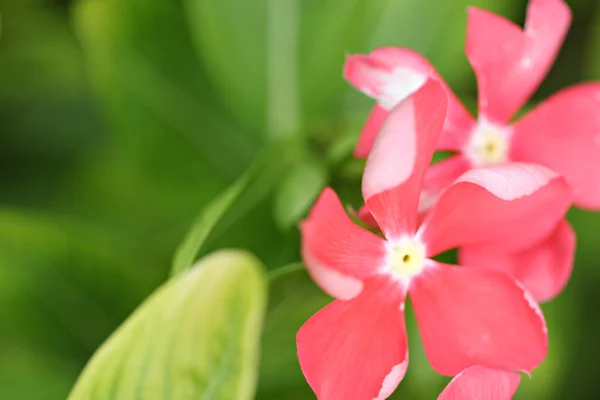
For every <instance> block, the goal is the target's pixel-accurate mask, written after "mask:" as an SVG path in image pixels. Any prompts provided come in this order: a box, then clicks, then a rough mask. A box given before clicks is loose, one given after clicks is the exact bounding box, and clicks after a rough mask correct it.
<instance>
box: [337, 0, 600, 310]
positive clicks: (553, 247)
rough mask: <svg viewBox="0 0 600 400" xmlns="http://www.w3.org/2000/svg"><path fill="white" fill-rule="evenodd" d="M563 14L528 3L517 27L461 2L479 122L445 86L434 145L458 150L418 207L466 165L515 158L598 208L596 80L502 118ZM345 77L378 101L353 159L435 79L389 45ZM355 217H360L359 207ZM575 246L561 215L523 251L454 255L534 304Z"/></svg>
mask: <svg viewBox="0 0 600 400" xmlns="http://www.w3.org/2000/svg"><path fill="white" fill-rule="evenodd" d="M570 20H571V14H570V11H569V8H568V6H567V5H566V4H565V3H564V2H563V1H562V0H531V1H530V2H529V8H528V12H527V21H526V24H525V29H524V30H522V29H521V28H520V27H518V26H516V25H515V24H513V23H512V22H510V21H508V20H506V19H504V18H501V17H499V16H497V15H494V14H492V13H489V12H487V11H483V10H480V9H477V8H474V7H471V8H469V10H468V26H467V39H466V48H465V51H466V54H467V58H468V59H469V61H470V63H471V65H472V66H473V69H474V70H475V74H476V76H477V83H478V87H479V118H478V120H477V121H475V120H474V119H473V118H472V117H471V116H470V115H469V113H468V112H467V111H466V110H465V108H464V107H463V106H462V104H461V103H460V102H459V100H458V99H457V98H456V96H455V95H454V94H453V93H452V91H451V90H450V89H449V88H448V86H447V85H445V84H444V83H443V85H444V87H445V88H446V90H447V93H448V97H449V105H448V115H447V118H446V121H445V123H444V133H443V134H442V138H441V140H440V141H439V143H438V145H437V148H438V149H439V150H449V151H454V152H456V153H457V154H456V155H454V156H452V157H451V158H449V159H447V160H445V161H443V162H440V163H438V164H435V165H433V166H431V168H430V169H429V170H428V171H427V174H426V177H425V183H424V186H423V194H422V199H421V200H422V201H421V210H422V211H426V210H428V209H429V208H430V207H431V205H432V204H434V203H435V202H436V201H437V199H438V198H439V196H440V194H441V193H442V191H443V190H445V189H446V188H447V187H448V186H449V185H450V184H451V183H452V182H453V181H454V180H455V179H456V178H457V177H458V176H460V175H461V174H462V173H464V172H465V171H467V170H468V169H471V168H475V167H481V166H487V165H500V164H505V163H507V162H515V161H516V162H532V163H539V164H542V165H544V166H547V167H549V168H551V169H552V170H555V171H557V172H558V173H560V174H561V175H564V176H565V178H566V179H567V181H568V182H569V183H570V184H571V185H572V187H573V190H574V195H575V204H576V205H578V206H580V207H584V208H589V209H596V210H600V117H598V113H599V111H600V83H597V82H596V83H586V84H580V85H577V86H573V87H571V88H567V89H565V90H562V91H560V92H558V93H556V94H555V95H554V96H552V97H551V98H549V99H548V100H546V101H545V102H544V103H542V104H541V105H539V106H538V107H537V108H535V109H534V110H533V111H531V112H529V113H528V114H527V115H525V116H524V117H522V118H520V119H519V120H518V121H516V122H515V123H511V122H510V120H511V118H512V117H513V116H514V114H515V112H516V111H517V110H518V109H519V108H520V107H521V106H522V105H523V104H524V103H525V102H526V101H527V100H528V99H529V98H530V96H531V95H532V93H533V92H534V91H535V90H536V89H537V87H538V86H539V84H540V82H541V81H542V79H543V78H544V76H545V75H546V73H547V71H548V70H549V68H550V66H551V64H552V63H553V62H554V59H555V58H556V55H557V53H558V50H559V48H560V46H561V44H562V42H563V39H564V37H565V35H566V32H567V29H568V26H569V24H570ZM344 73H345V76H346V78H347V79H348V81H350V82H351V83H352V84H353V85H354V86H356V87H357V88H358V89H360V90H361V91H362V92H364V93H366V94H367V95H369V96H371V97H373V98H375V99H376V100H377V105H376V106H375V108H374V110H373V112H372V113H371V116H370V117H369V119H368V121H367V124H366V125H365V127H364V129H363V132H362V134H361V137H360V139H359V143H358V145H357V147H356V150H355V155H357V156H359V157H365V156H366V155H367V154H368V153H369V150H370V148H371V146H372V144H373V141H374V140H375V136H376V134H377V132H378V131H379V129H380V128H381V124H382V123H383V121H384V119H385V117H386V116H387V114H388V113H389V110H390V109H391V107H393V106H394V105H395V104H397V103H398V102H399V101H401V100H402V99H404V98H405V97H406V96H407V95H409V94H410V93H413V92H414V91H415V90H417V89H418V88H419V87H421V86H422V85H423V83H424V82H425V80H426V79H427V78H428V77H434V78H436V79H439V80H441V78H440V77H439V75H438V73H437V72H436V71H435V70H434V68H433V67H432V66H431V64H430V63H429V62H428V61H427V60H426V59H424V58H423V57H422V56H420V55H418V54H417V53H415V52H413V51H411V50H407V49H401V48H389V47H388V48H380V49H377V50H375V51H373V52H372V53H371V54H369V55H368V56H365V55H353V56H350V57H348V59H347V61H346V65H345V71H344ZM361 215H362V216H363V217H364V218H366V219H367V221H368V215H367V213H366V210H362V212H361ZM371 222H372V221H371ZM574 248H575V235H574V234H573V231H572V229H571V227H570V226H569V224H568V222H566V221H564V222H562V223H561V224H560V225H559V226H558V227H557V229H556V231H555V232H553V233H552V234H551V235H549V236H548V237H547V238H545V239H544V240H543V241H541V242H540V243H538V244H536V245H535V246H533V247H532V248H531V249H528V250H527V251H526V252H525V253H510V254H505V253H500V254H499V253H496V252H492V251H490V250H489V249H485V248H463V249H461V250H460V252H459V258H460V261H461V263H463V264H474V265H480V266H486V267H488V268H493V269H499V270H504V271H509V272H511V273H512V274H513V276H514V277H515V278H517V279H519V280H520V281H521V282H523V283H524V284H525V285H526V286H527V288H528V289H529V290H530V291H531V292H532V293H533V295H534V297H535V298H536V299H537V300H539V301H544V300H549V299H550V298H552V297H554V296H556V295H557V294H558V293H559V292H560V291H561V290H562V288H563V287H564V286H565V284H566V283H567V281H568V279H569V277H570V274H571V270H572V267H573V255H574Z"/></svg>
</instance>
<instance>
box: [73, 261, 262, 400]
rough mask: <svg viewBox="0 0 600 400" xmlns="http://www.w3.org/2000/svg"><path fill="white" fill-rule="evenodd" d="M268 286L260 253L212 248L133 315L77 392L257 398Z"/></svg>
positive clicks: (91, 364)
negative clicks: (209, 252) (261, 338)
mask: <svg viewBox="0 0 600 400" xmlns="http://www.w3.org/2000/svg"><path fill="white" fill-rule="evenodd" d="M266 289H267V288H266V282H265V279H264V275H263V272H262V266H261V265H260V262H259V261H258V260H256V259H255V258H254V256H252V255H250V254H248V253H246V252H242V251H236V250H224V251H219V252H216V253H213V254H212V255H210V256H207V257H206V258H204V259H203V260H201V261H200V262H199V263H198V264H197V265H196V266H195V267H194V268H192V269H190V270H189V271H188V272H187V273H186V274H181V275H179V276H177V277H175V278H174V279H171V280H169V281H168V282H167V283H166V284H164V285H163V286H162V287H160V288H159V289H158V290H157V291H156V292H155V293H154V294H153V295H152V296H151V297H150V298H149V299H148V300H146V302H144V303H143V304H142V305H141V306H140V308H139V309H137V310H136V311H135V312H134V314H133V315H132V316H131V317H130V318H129V319H128V320H127V321H125V323H124V324H123V325H122V326H121V327H120V328H119V329H118V330H117V331H116V332H115V333H114V334H113V335H112V336H111V337H110V338H109V339H108V340H107V341H106V342H105V343H104V345H103V346H102V347H101V348H100V349H99V350H98V352H97V353H96V354H95V355H94V357H93V358H92V359H91V360H90V362H89V363H88V365H87V366H86V368H85V369H84V371H83V373H82V375H81V376H80V378H79V380H78V381H77V383H76V385H75V387H74V389H73V391H72V393H71V395H70V397H69V399H70V400H77V399H85V400H88V399H165V400H166V399H181V400H184V399H206V400H250V399H252V398H253V396H254V390H255V386H256V376H257V372H258V355H259V348H260V343H259V341H260V332H261V325H262V322H263V317H264V312H265V308H266Z"/></svg>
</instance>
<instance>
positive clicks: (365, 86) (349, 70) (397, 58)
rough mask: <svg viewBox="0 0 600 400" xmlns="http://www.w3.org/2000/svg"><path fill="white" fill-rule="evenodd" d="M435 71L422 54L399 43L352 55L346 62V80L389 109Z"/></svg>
mask: <svg viewBox="0 0 600 400" xmlns="http://www.w3.org/2000/svg"><path fill="white" fill-rule="evenodd" d="M432 73H433V68H432V67H431V65H430V64H429V62H428V61H427V60H426V59H425V58H424V57H423V56H421V55H420V54H418V53H416V52H414V51H412V50H409V49H404V48H400V47H380V48H378V49H375V50H374V51H373V52H371V54H369V55H362V54H356V55H351V56H348V57H347V58H346V62H345V64H344V77H345V78H346V80H347V81H348V82H350V83H351V84H352V85H353V86H354V87H356V88H357V89H358V90H360V91H361V92H363V93H364V94H366V95H367V96H369V97H372V98H374V99H375V100H377V102H378V103H379V104H380V105H382V106H383V107H384V108H385V109H387V110H391V109H392V108H394V107H395V106H396V105H397V104H398V103H400V102H401V101H403V100H404V99H406V98H407V97H408V96H410V95H411V94H413V93H414V92H416V91H417V90H418V89H419V88H420V87H422V86H423V85H424V84H425V82H426V81H427V79H428V78H429V77H430V76H431V74H432Z"/></svg>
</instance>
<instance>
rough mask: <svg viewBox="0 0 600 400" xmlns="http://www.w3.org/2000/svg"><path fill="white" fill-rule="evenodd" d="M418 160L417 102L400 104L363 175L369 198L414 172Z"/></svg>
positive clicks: (386, 123)
mask: <svg viewBox="0 0 600 400" xmlns="http://www.w3.org/2000/svg"><path fill="white" fill-rule="evenodd" d="M415 159H416V132H415V114H414V106H413V102H412V101H411V100H410V99H409V100H407V101H405V102H403V103H401V104H400V105H399V106H398V107H396V108H395V109H394V110H393V111H392V112H391V113H390V115H389V117H388V119H387V120H386V122H385V124H384V125H383V128H382V129H381V132H380V133H379V135H378V136H377V139H376V140H375V143H374V145H373V149H372V150H371V154H369V158H368V160H367V165H366V167H365V172H364V175H363V196H364V198H365V199H367V198H369V197H371V196H373V195H375V194H377V193H381V192H383V191H385V190H387V189H391V188H393V187H395V186H397V185H399V184H401V183H403V182H404V181H406V180H407V179H408V178H409V177H410V176H411V174H412V171H413V168H414V164H415Z"/></svg>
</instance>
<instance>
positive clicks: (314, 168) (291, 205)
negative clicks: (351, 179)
mask: <svg viewBox="0 0 600 400" xmlns="http://www.w3.org/2000/svg"><path fill="white" fill-rule="evenodd" d="M326 184H327V168H326V166H325V165H324V164H323V163H321V162H319V161H317V160H307V161H304V162H302V163H300V164H298V165H296V166H294V167H293V169H292V170H291V171H290V173H289V174H288V176H287V177H286V178H285V180H284V181H283V183H282V185H281V187H280V188H279V191H278V192H277V195H276V197H275V210H274V211H275V221H276V222H277V224H278V225H279V226H280V227H281V228H282V229H288V228H290V227H291V226H292V225H293V224H295V223H296V222H298V220H300V218H302V217H303V216H304V215H305V214H306V211H307V210H308V208H309V207H310V206H311V204H312V203H313V202H314V201H315V199H316V198H317V196H318V195H319V193H320V192H321V190H322V189H323V187H324V186H325V185H326Z"/></svg>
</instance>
